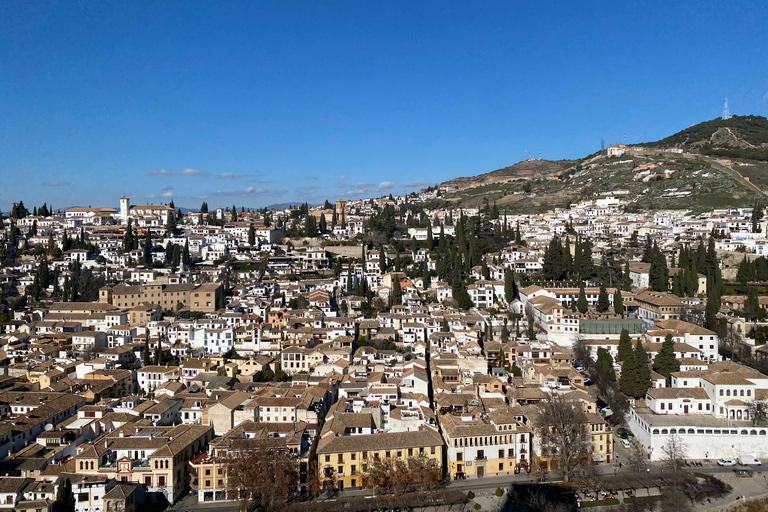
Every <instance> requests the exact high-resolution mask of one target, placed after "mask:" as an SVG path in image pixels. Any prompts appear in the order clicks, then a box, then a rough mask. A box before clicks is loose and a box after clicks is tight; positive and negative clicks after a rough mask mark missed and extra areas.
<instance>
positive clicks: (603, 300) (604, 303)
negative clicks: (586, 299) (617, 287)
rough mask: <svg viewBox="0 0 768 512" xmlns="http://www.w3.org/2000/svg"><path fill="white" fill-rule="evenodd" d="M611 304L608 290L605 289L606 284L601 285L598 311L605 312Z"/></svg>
mask: <svg viewBox="0 0 768 512" xmlns="http://www.w3.org/2000/svg"><path fill="white" fill-rule="evenodd" d="M610 306H611V304H610V302H609V300H608V290H606V289H605V285H604V284H601V285H600V294H599V295H598V296H597V305H596V307H597V311H599V312H600V313H605V312H606V311H608V308H609V307H610Z"/></svg>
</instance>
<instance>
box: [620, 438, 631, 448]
mask: <svg viewBox="0 0 768 512" xmlns="http://www.w3.org/2000/svg"><path fill="white" fill-rule="evenodd" d="M621 446H623V447H624V448H629V447H630V446H632V441H630V440H629V439H622V440H621Z"/></svg>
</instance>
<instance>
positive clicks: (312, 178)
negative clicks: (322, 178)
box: [305, 176, 317, 181]
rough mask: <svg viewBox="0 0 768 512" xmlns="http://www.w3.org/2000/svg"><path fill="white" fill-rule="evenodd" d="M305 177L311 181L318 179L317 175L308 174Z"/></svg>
mask: <svg viewBox="0 0 768 512" xmlns="http://www.w3.org/2000/svg"><path fill="white" fill-rule="evenodd" d="M305 179H306V180H309V181H312V180H316V179H317V176H307V177H306V178H305Z"/></svg>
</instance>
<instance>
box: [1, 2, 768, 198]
mask: <svg viewBox="0 0 768 512" xmlns="http://www.w3.org/2000/svg"><path fill="white" fill-rule="evenodd" d="M218 4H221V5H218ZM766 27H768V4H767V3H766V2H764V1H763V2H746V1H745V2H711V1H696V2H688V1H680V2H666V1H665V2H600V1H598V2H587V3H585V2H550V3H546V4H545V3H542V2H510V1H504V2H493V1H484V2H466V1H465V2H451V1H445V0H444V1H440V2H429V1H419V2H413V1H392V2H381V1H377V2H372V1H371V2H368V1H353V0H348V1H339V2H334V1H324V2H316V1H315V2H302V1H291V2H285V1H279V2H278V1H275V2H268V1H259V2H236V1H231V2H195V1H190V2H141V1H130V2H124V1H119V2H118V1H91V0H80V1H66V2H56V1H53V2H52V1H47V2H46V1H42V0H41V1H39V2H21V1H18V2H17V1H11V2H2V3H0V119H2V122H0V176H2V177H3V180H2V183H3V186H2V187H0V208H2V210H3V211H4V212H7V211H8V209H9V207H10V204H11V203H12V202H13V201H17V200H19V199H21V200H23V201H24V203H25V205H26V206H28V207H30V209H31V206H33V205H41V204H42V203H43V202H47V203H48V204H49V205H50V204H52V205H53V206H54V207H66V206H73V205H89V204H90V205H94V206H96V205H99V206H117V203H118V201H117V199H118V198H119V197H120V196H122V195H128V196H130V197H131V199H132V203H135V204H140V203H159V202H168V201H169V200H170V199H171V198H173V199H174V202H175V204H176V205H179V206H185V207H190V208H197V207H199V206H200V204H201V202H202V201H207V202H208V204H209V206H218V205H226V206H229V205H232V204H235V205H237V206H238V208H239V207H240V206H246V207H261V206H265V205H268V204H273V203H283V202H300V201H301V202H303V201H309V202H310V203H318V202H322V201H323V200H324V199H329V200H335V199H337V198H339V197H344V198H357V197H368V196H378V195H382V194H384V193H402V192H404V191H410V190H414V189H418V188H419V187H420V186H423V185H427V184H431V183H435V182H441V181H445V180H448V179H450V178H454V177H458V176H470V175H475V174H481V173H484V172H488V171H491V170H494V169H497V168H499V167H503V166H506V165H510V164H512V163H514V162H517V161H519V160H521V159H523V158H524V157H525V155H526V152H532V153H534V154H535V155H537V156H538V155H539V154H541V156H542V157H544V158H547V159H561V158H578V157H582V156H585V155H587V154H590V153H592V152H594V151H596V150H598V149H599V148H600V140H601V138H602V139H605V142H606V145H607V144H610V143H616V142H619V141H621V140H622V139H623V138H624V136H625V134H626V140H627V142H641V141H646V140H655V139H658V138H662V137H664V136H667V135H669V134H672V133H674V132H676V131H678V130H680V129H682V128H685V127H687V126H689V125H691V124H695V123H698V122H700V121H704V120H708V119H712V118H714V117H717V116H719V115H720V113H721V111H722V101H723V98H724V97H728V100H729V105H730V108H731V111H732V112H733V113H735V114H758V115H763V116H765V115H768V31H766Z"/></svg>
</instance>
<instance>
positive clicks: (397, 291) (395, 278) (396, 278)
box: [392, 274, 403, 306]
mask: <svg viewBox="0 0 768 512" xmlns="http://www.w3.org/2000/svg"><path fill="white" fill-rule="evenodd" d="M402 302H403V290H402V288H401V287H400V275H399V274H392V303H393V304H395V305H398V306H399V305H400V304H401V303H402Z"/></svg>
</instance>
